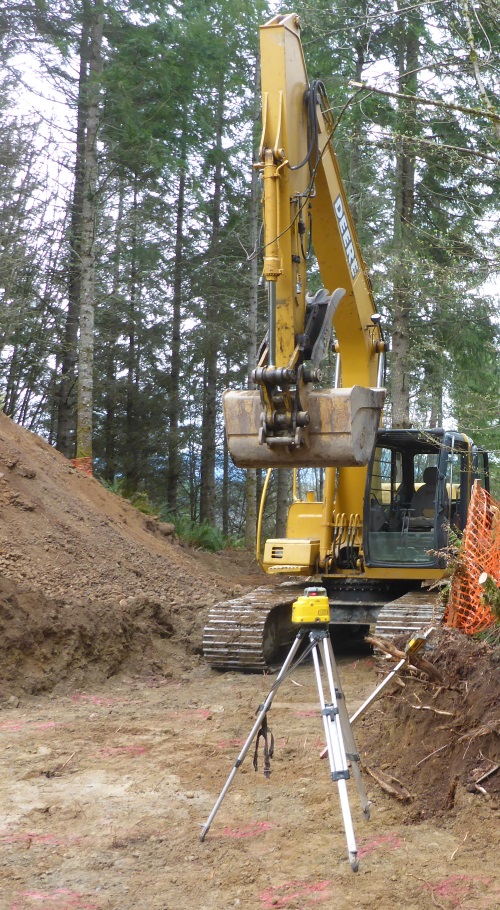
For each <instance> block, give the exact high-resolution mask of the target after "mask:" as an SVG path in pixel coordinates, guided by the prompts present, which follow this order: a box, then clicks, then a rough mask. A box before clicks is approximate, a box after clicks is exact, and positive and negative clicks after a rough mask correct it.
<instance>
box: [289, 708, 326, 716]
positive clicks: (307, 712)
mask: <svg viewBox="0 0 500 910" xmlns="http://www.w3.org/2000/svg"><path fill="white" fill-rule="evenodd" d="M293 713H294V715H295V717H319V716H320V715H319V711H314V709H312V708H309V709H307V710H304V711H294V712H293Z"/></svg>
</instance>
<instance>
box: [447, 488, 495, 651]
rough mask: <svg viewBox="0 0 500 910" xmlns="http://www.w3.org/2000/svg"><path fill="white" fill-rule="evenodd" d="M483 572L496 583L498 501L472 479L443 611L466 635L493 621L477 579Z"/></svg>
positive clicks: (486, 626) (451, 622)
mask: <svg viewBox="0 0 500 910" xmlns="http://www.w3.org/2000/svg"><path fill="white" fill-rule="evenodd" d="M483 572H486V573H487V574H488V575H489V576H490V577H491V578H492V579H493V580H494V581H496V582H497V584H499V585H500V503H499V502H496V501H495V500H494V499H492V498H491V496H490V495H489V493H487V492H486V490H483V488H482V487H481V486H479V484H478V483H477V482H476V483H475V484H474V487H473V490H472V497H471V502H470V506H469V514H468V518H467V527H466V528H465V531H464V536H463V541H462V547H461V551H460V555H459V560H458V566H457V568H456V570H455V572H454V575H453V579H452V583H451V591H450V599H449V602H448V608H447V613H446V624H447V625H448V626H451V627H452V628H454V629H463V630H464V632H466V633H467V634H469V635H473V634H474V633H475V632H480V631H481V630H483V629H486V628H488V627H489V626H491V625H492V624H493V623H494V622H495V621H496V620H495V616H494V614H493V613H492V611H491V610H490V608H489V606H488V605H487V604H486V603H485V602H484V597H483V595H484V590H483V588H482V586H481V585H480V584H479V583H478V579H479V576H480V575H481V574H482V573H483Z"/></svg>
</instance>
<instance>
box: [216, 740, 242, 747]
mask: <svg viewBox="0 0 500 910" xmlns="http://www.w3.org/2000/svg"><path fill="white" fill-rule="evenodd" d="M245 743H246V739H220V740H219V742H218V743H217V748H218V749H227V748H229V747H230V746H244V745H245Z"/></svg>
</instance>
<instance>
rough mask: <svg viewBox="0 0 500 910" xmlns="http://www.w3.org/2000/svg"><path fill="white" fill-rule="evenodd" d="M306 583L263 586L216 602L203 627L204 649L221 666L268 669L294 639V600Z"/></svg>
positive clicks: (216, 667) (218, 667)
mask: <svg viewBox="0 0 500 910" xmlns="http://www.w3.org/2000/svg"><path fill="white" fill-rule="evenodd" d="M302 592H303V585H301V586H299V585H288V584H285V585H280V586H279V587H270V586H262V587H260V588H256V589H255V590H253V591H250V592H249V593H248V594H244V595H243V596H242V597H236V598H234V599H233V600H226V601H223V602H222V603H217V604H215V605H214V606H213V607H212V608H211V610H210V612H209V614H208V619H207V624H206V626H205V629H204V631H203V653H204V656H205V658H206V660H207V661H208V662H209V664H210V666H211V667H213V668H214V669H220V670H231V669H238V670H265V669H266V668H267V667H269V665H270V663H271V661H272V659H273V656H274V655H275V654H276V653H277V651H278V649H279V648H280V647H282V646H283V645H286V644H288V643H289V642H291V641H292V639H293V636H294V629H293V626H292V623H291V614H292V603H293V601H294V600H296V598H297V596H298V595H299V593H302Z"/></svg>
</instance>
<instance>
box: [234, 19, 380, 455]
mask: <svg viewBox="0 0 500 910" xmlns="http://www.w3.org/2000/svg"><path fill="white" fill-rule="evenodd" d="M260 37H261V61H262V138H261V143H260V160H259V162H258V164H257V165H256V166H257V167H258V168H259V169H260V171H261V175H262V182H263V221H264V233H263V255H264V267H263V276H264V279H265V281H266V284H267V290H268V306H269V319H268V335H267V338H266V342H265V345H264V346H263V352H262V356H261V359H260V361H259V364H257V365H256V369H255V370H254V373H253V379H254V382H255V383H256V385H257V387H258V388H257V389H256V390H245V391H232V390H231V391H228V392H226V393H225V394H224V398H223V407H224V419H225V424H226V433H227V439H228V447H229V451H230V453H231V456H232V458H233V461H234V462H235V464H236V465H238V466H239V467H246V468H255V467H297V466H308V467H328V468H331V467H355V466H360V465H366V464H367V462H368V461H369V459H370V456H371V454H372V451H373V448H374V444H375V438H376V433H377V428H378V426H379V423H380V414H381V409H382V406H383V402H384V398H385V390H384V389H383V388H381V385H382V372H381V370H380V362H381V358H382V357H383V351H384V343H383V339H382V334H381V330H380V324H379V319H378V317H377V316H376V313H375V305H374V302H373V298H372V294H371V288H370V282H369V278H368V276H367V272H366V267H365V264H364V262H363V258H362V255H361V251H360V249H359V244H358V241H357V238H356V232H355V229H354V225H353V223H352V219H351V216H350V214H349V207H348V205H347V200H346V195H345V191H344V188H343V185H342V180H341V177H340V172H339V167H338V163H337V159H336V155H335V151H334V148H333V142H332V137H333V131H334V121H333V117H332V115H331V111H330V107H329V104H328V100H327V98H326V94H325V91H324V87H323V85H322V83H320V82H318V81H315V82H312V83H311V84H310V83H309V80H308V77H307V71H306V66H305V62H304V56H303V52H302V44H301V41H300V27H299V20H298V17H297V16H296V15H294V14H290V15H286V16H275V17H274V18H273V19H271V21H270V22H268V23H267V24H266V25H264V26H263V27H262V28H261V31H260ZM313 230H314V233H313V234H312V231H313ZM312 236H313V237H314V251H315V253H316V256H317V259H318V263H319V267H320V271H321V276H322V279H323V281H324V283H325V286H326V287H328V290H322V291H319V292H318V293H317V294H315V295H314V297H311V296H308V295H307V294H306V277H307V276H306V269H307V260H308V258H309V252H310V246H311V240H312ZM333 327H334V328H335V334H336V338H337V346H338V347H337V350H338V353H339V356H340V360H341V364H342V386H343V387H342V388H334V389H324V388H317V385H318V383H320V381H321V369H320V366H321V362H322V360H323V359H324V357H325V356H326V353H327V351H328V349H329V346H330V341H331V336H332V331H333Z"/></svg>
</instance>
